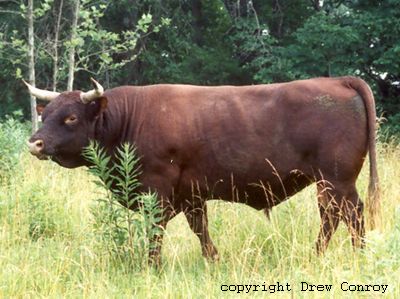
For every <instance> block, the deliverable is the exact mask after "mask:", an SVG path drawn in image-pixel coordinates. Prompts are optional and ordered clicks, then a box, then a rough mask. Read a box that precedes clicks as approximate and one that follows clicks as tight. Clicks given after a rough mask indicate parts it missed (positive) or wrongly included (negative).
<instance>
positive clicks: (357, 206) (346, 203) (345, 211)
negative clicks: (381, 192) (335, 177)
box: [341, 185, 365, 247]
mask: <svg viewBox="0 0 400 299" xmlns="http://www.w3.org/2000/svg"><path fill="white" fill-rule="evenodd" d="M363 208H364V204H363V203H362V201H361V199H360V197H359V196H358V193H357V190H356V188H355V186H354V185H353V186H351V187H350V188H348V192H347V193H346V196H345V197H344V200H343V203H342V206H341V210H342V219H343V221H344V222H345V223H346V225H347V227H348V229H349V232H350V235H351V241H352V243H353V246H355V247H363V246H364V237H365V228H364V217H363Z"/></svg>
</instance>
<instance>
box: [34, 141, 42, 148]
mask: <svg viewBox="0 0 400 299" xmlns="http://www.w3.org/2000/svg"><path fill="white" fill-rule="evenodd" d="M35 145H36V147H38V148H43V140H37V141H36V142H35Z"/></svg>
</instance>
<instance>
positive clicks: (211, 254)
mask: <svg viewBox="0 0 400 299" xmlns="http://www.w3.org/2000/svg"><path fill="white" fill-rule="evenodd" d="M203 256H204V257H205V258H206V259H207V260H209V261H210V262H218V261H219V254H218V251H217V249H216V248H215V247H211V248H209V249H208V250H207V251H203Z"/></svg>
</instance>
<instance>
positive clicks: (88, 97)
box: [81, 78, 104, 104]
mask: <svg viewBox="0 0 400 299" xmlns="http://www.w3.org/2000/svg"><path fill="white" fill-rule="evenodd" d="M90 80H91V81H92V83H93V87H94V89H92V90H89V91H87V92H82V93H81V100H82V102H83V103H84V104H87V103H89V102H91V101H93V100H95V99H98V98H100V97H101V96H102V95H103V92H104V88H103V86H101V85H100V83H99V82H97V81H96V80H94V79H93V78H90Z"/></svg>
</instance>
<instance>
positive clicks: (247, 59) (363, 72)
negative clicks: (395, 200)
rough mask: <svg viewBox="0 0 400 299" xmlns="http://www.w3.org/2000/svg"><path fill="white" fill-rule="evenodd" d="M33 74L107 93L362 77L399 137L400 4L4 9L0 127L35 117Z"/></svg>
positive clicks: (98, 1) (66, 4) (203, 2)
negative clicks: (127, 87) (124, 88)
mask: <svg viewBox="0 0 400 299" xmlns="http://www.w3.org/2000/svg"><path fill="white" fill-rule="evenodd" d="M30 3H31V4H33V7H32V9H31V11H30V7H29V5H30ZM29 12H31V17H32V21H33V22H32V24H31V25H30V24H29ZM30 26H31V27H32V28H31V29H32V30H33V33H34V34H33V36H34V42H33V49H34V52H33V57H34V60H33V61H34V62H33V65H32V63H31V62H30V60H29V59H28V58H29V50H30V47H29V34H28V33H29V27H30ZM71 56H72V58H73V59H72V60H71ZM32 67H34V70H35V74H34V78H35V81H36V82H35V83H36V86H38V87H40V88H47V89H50V90H51V89H57V90H58V91H63V90H67V89H68V82H73V88H74V89H82V90H85V89H88V88H90V83H89V78H90V77H94V78H96V79H97V80H98V81H99V82H101V83H102V84H103V86H105V87H107V88H108V87H114V86H118V85H123V84H131V85H144V84H153V83H190V84H199V85H220V84H231V85H244V84H257V83H271V82H282V81H290V80H295V79H301V78H310V77H317V76H341V75H355V76H360V77H362V78H363V79H364V80H366V81H367V82H368V83H369V84H370V85H371V87H372V88H373V91H374V94H375V98H376V101H377V104H378V115H382V116H384V117H385V118H387V119H388V122H387V125H388V127H389V128H390V130H391V132H393V133H399V132H400V85H399V81H400V1H398V0H387V1H370V0H348V1H346V0H342V1H336V0H325V1H318V0H316V1H315V0H297V1H289V0H253V1H245V0H224V1H222V0H170V1H161V0H159V1H156V0H143V1H128V0H120V1H102V0H80V1H78V0H42V1H38V0H37V1H33V0H27V1H18V0H0V87H1V88H0V119H1V118H4V117H5V116H6V115H12V114H14V115H20V117H22V118H25V119H29V118H30V108H29V107H30V105H29V95H28V94H27V92H26V90H25V88H24V86H23V84H22V82H21V79H22V78H25V79H29V76H28V73H29V72H30V68H32ZM71 71H72V74H73V75H72V77H71ZM16 111H17V112H16Z"/></svg>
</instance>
